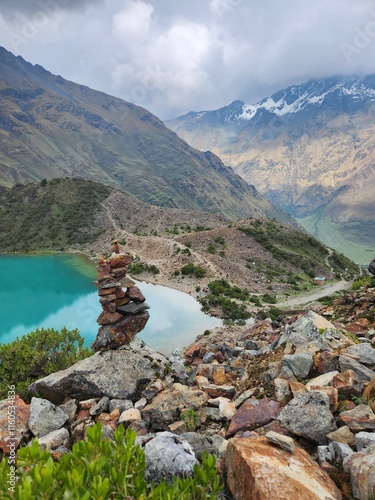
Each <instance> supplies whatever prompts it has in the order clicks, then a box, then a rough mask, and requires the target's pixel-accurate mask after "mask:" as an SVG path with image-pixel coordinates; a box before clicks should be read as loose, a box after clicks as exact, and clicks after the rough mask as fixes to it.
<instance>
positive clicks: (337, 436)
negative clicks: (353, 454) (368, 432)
mask: <svg viewBox="0 0 375 500" xmlns="http://www.w3.org/2000/svg"><path fill="white" fill-rule="evenodd" d="M327 438H328V439H329V441H336V442H337V443H343V444H348V445H349V446H352V445H354V443H355V438H354V434H353V433H352V431H351V430H350V429H349V427H348V426H347V425H344V426H342V427H339V428H338V429H337V431H333V432H329V433H328V434H327Z"/></svg>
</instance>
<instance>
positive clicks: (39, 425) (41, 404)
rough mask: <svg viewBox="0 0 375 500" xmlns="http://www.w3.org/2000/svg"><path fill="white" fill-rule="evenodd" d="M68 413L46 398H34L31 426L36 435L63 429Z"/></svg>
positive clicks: (31, 408) (31, 405) (32, 401)
mask: <svg viewBox="0 0 375 500" xmlns="http://www.w3.org/2000/svg"><path fill="white" fill-rule="evenodd" d="M68 418H69V417H68V415H67V414H66V413H65V412H64V411H63V410H61V409H60V408H57V407H56V406H55V405H54V404H52V403H50V402H49V401H47V400H46V399H42V398H32V399H31V404H30V418H29V428H30V430H31V432H32V433H33V434H34V436H37V437H42V436H45V435H46V434H49V433H50V432H52V431H55V430H58V429H61V427H62V426H63V425H64V424H65V422H67V420H68Z"/></svg>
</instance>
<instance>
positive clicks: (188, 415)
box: [181, 408, 199, 432]
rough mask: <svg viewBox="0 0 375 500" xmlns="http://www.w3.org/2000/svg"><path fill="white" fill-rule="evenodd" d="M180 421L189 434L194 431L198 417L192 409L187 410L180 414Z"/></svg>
mask: <svg viewBox="0 0 375 500" xmlns="http://www.w3.org/2000/svg"><path fill="white" fill-rule="evenodd" d="M181 420H183V421H184V422H185V425H186V428H187V430H188V431H189V432H190V431H195V429H196V428H197V426H198V423H199V415H198V413H197V412H196V411H195V410H194V409H193V408H189V409H188V410H185V411H182V412H181Z"/></svg>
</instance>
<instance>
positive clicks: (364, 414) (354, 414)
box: [338, 404, 375, 431]
mask: <svg viewBox="0 0 375 500" xmlns="http://www.w3.org/2000/svg"><path fill="white" fill-rule="evenodd" d="M338 418H339V421H340V422H342V423H343V424H345V425H347V426H348V427H349V429H351V430H352V431H370V430H375V414H374V412H373V411H372V410H371V408H370V407H369V406H367V405H363V404H362V405H358V406H356V407H355V408H353V409H352V410H348V411H343V412H341V413H340V414H339V417H338Z"/></svg>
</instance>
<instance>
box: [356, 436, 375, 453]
mask: <svg viewBox="0 0 375 500" xmlns="http://www.w3.org/2000/svg"><path fill="white" fill-rule="evenodd" d="M373 445H375V432H358V434H356V435H355V446H356V448H357V451H361V450H363V448H369V447H370V446H373Z"/></svg>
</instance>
